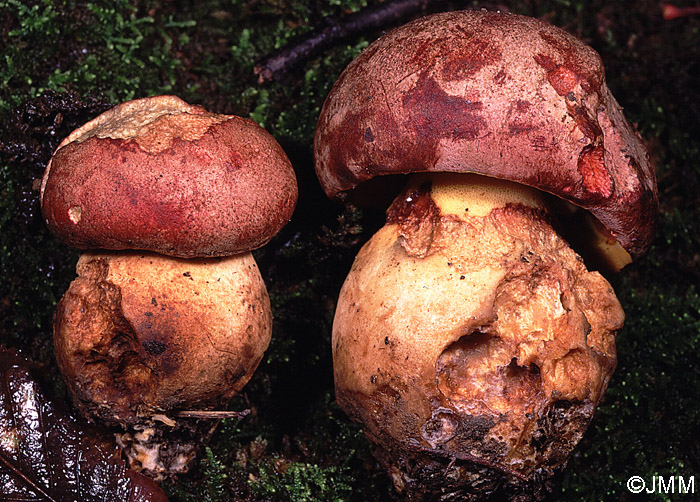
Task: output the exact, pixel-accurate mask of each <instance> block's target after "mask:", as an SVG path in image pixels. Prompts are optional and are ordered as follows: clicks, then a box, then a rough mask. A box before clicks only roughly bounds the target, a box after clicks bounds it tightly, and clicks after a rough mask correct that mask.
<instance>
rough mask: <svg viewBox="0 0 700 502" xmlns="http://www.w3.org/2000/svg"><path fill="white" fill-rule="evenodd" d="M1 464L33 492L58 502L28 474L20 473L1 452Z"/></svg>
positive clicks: (50, 500)
mask: <svg viewBox="0 0 700 502" xmlns="http://www.w3.org/2000/svg"><path fill="white" fill-rule="evenodd" d="M0 463H2V464H4V465H5V467H7V468H8V469H10V471H12V473H13V474H14V475H15V476H17V477H18V478H19V479H21V480H22V481H24V482H25V483H26V484H27V486H29V487H30V488H31V489H32V490H34V491H36V492H37V493H38V494H39V495H41V496H42V497H44V498H45V499H47V500H48V501H49V502H58V500H56V499H55V498H53V497H52V496H51V495H49V494H48V493H47V492H46V491H45V490H44V489H43V488H42V487H41V486H39V485H38V484H37V483H36V482H34V481H33V480H32V479H30V478H29V477H28V476H27V475H26V474H24V473H23V472H22V471H20V470H19V469H18V468H17V467H16V466H15V464H14V463H13V462H12V460H11V459H9V458H7V456H6V455H5V453H4V452H3V451H2V450H0Z"/></svg>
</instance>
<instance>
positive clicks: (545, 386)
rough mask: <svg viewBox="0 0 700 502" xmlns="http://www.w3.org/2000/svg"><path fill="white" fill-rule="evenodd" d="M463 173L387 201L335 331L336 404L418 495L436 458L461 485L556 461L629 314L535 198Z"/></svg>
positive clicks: (608, 366) (420, 184) (610, 361)
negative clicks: (449, 464) (363, 429)
mask: <svg viewBox="0 0 700 502" xmlns="http://www.w3.org/2000/svg"><path fill="white" fill-rule="evenodd" d="M458 179H460V176H459V175H439V176H437V177H436V178H434V179H432V180H431V179H430V178H419V179H417V180H415V181H414V182H413V183H412V184H411V185H410V186H409V187H408V188H407V189H406V190H405V191H404V193H403V194H402V195H400V196H399V197H398V198H397V199H396V201H395V202H394V204H393V205H392V207H391V208H390V209H389V211H388V213H387V225H386V226H385V227H384V228H382V229H381V230H380V231H379V232H378V233H377V234H376V235H375V236H374V237H373V238H372V239H371V240H370V241H369V242H368V243H367V244H366V245H365V246H364V247H363V249H362V250H361V251H360V253H359V254H358V257H357V259H356V261H355V263H354V265H353V268H352V270H351V272H350V274H349V275H348V278H347V280H346V282H345V284H344V286H343V289H342V291H341V295H340V298H339V301H338V306H337V310H336V317H335V320H334V327H333V355H334V368H335V379H336V394H337V399H338V402H339V403H340V404H341V406H342V407H343V408H344V409H345V410H346V412H347V413H348V414H349V415H350V416H351V417H353V418H354V419H356V420H359V421H361V422H363V423H364V424H365V427H366V432H367V434H368V436H369V437H370V438H372V439H373V440H374V441H375V442H377V443H378V444H379V446H380V447H381V450H382V451H383V452H384V453H383V454H381V455H380V457H382V458H383V459H384V460H383V462H384V463H385V464H386V465H387V468H388V469H389V470H390V472H392V473H393V474H392V477H393V478H394V480H395V484H396V485H397V487H403V489H405V490H408V491H410V492H414V493H417V492H421V490H423V491H425V490H428V488H426V486H427V485H426V484H425V483H427V481H426V480H425V479H423V480H417V478H416V476H419V477H420V473H419V471H420V470H421V469H423V468H424V469H427V470H428V471H429V470H430V469H432V467H430V468H429V467H426V466H429V465H433V464H431V462H433V461H434V460H435V458H436V456H437V457H438V458H439V457H441V458H444V459H445V462H450V460H449V459H452V463H453V467H454V465H456V466H457V467H454V468H455V469H456V471H457V472H459V475H456V478H455V479H456V480H457V481H454V483H453V485H454V486H453V488H454V490H455V491H456V492H460V490H466V491H469V490H472V489H475V488H476V487H477V486H478V485H479V483H480V482H484V480H487V479H489V476H491V477H493V476H494V472H496V473H499V472H500V473H501V474H504V473H505V475H506V477H507V478H508V481H507V483H515V484H517V483H519V482H521V481H522V479H520V478H523V477H524V478H527V479H528V480H531V479H532V478H533V476H535V475H536V474H538V473H539V474H544V475H548V474H551V473H552V471H553V470H554V469H555V468H557V467H558V466H561V465H563V464H564V463H565V462H566V458H567V456H568V454H569V453H570V452H571V450H572V449H573V447H574V446H575V445H576V444H577V442H578V441H579V439H580V438H581V436H582V434H583V432H584V431H585V429H586V427H587V425H588V422H589V421H590V418H591V416H592V414H593V411H594V409H595V406H596V404H597V403H598V401H599V400H600V397H601V396H602V394H603V392H604V391H605V388H606V386H607V382H608V380H609V378H610V375H611V374H612V371H613V369H614V367H615V364H616V354H615V344H614V338H615V333H616V332H617V330H619V329H620V328H621V326H622V323H623V319H624V314H623V311H622V309H621V307H620V304H619V302H618V301H617V299H616V298H615V295H614V293H613V291H612V289H611V287H610V285H609V284H608V283H607V281H605V279H604V278H603V277H602V276H600V274H598V273H596V272H589V271H587V270H586V268H585V266H584V265H583V263H582V261H581V260H580V258H579V257H578V256H577V255H576V254H575V253H574V252H573V251H572V250H571V249H570V248H569V247H568V245H567V243H566V242H565V241H564V240H563V239H561V237H559V236H558V235H557V233H556V232H555V231H554V229H553V228H552V226H551V224H550V223H549V221H548V216H547V210H546V207H545V205H544V203H543V202H542V201H541V199H540V198H539V197H538V196H537V195H536V194H534V193H533V192H531V191H530V190H528V189H526V188H523V187H518V186H516V185H512V184H509V183H506V182H501V181H498V180H486V182H485V183H483V184H479V183H478V177H475V176H472V177H469V176H467V177H466V179H467V180H468V181H469V182H468V183H465V184H464V185H460V183H458V182H456V180H458ZM482 180H483V178H482ZM503 188H505V189H506V190H505V192H504V191H503V190H502V189H503ZM504 194H505V195H504ZM465 195H468V197H467V198H464V196H465ZM421 451H423V452H424V454H421V453H420V452H421ZM409 458H411V459H412V460H411V461H408V459H409ZM428 458H430V459H432V460H427V459H428ZM455 459H456V460H455ZM454 462H456V464H454ZM417 465H422V466H424V467H423V468H418V467H415V466H417ZM441 465H442V469H445V464H441ZM412 466H413V467H412ZM436 468H437V467H436ZM484 469H486V471H484ZM428 471H423V473H424V474H425V472H428ZM431 472H432V471H431ZM513 473H517V476H516V475H513ZM430 479H432V478H430ZM519 479H520V481H518V480H519ZM450 483H452V482H451V481H450ZM428 484H429V483H428ZM448 484H449V483H448ZM451 486H452V485H451Z"/></svg>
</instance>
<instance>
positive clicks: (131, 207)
mask: <svg viewBox="0 0 700 502" xmlns="http://www.w3.org/2000/svg"><path fill="white" fill-rule="evenodd" d="M296 200H297V184H296V178H295V176H294V170H293V169H292V166H291V164H290V162H289V159H288V158H287V156H286V155H285V153H284V151H283V150H282V148H281V147H280V146H279V144H278V143H277V142H276V141H275V139H274V138H273V137H272V136H271V135H270V134H269V133H268V132H267V131H265V130H264V129H263V128H262V127H260V126H258V125H257V124H255V123H254V122H253V121H251V120H247V119H243V118H240V117H236V116H232V115H217V114H213V113H209V112H207V111H206V110H204V109H203V108H201V107H198V106H192V105H189V104H187V103H185V102H184V101H182V100H181V99H179V98H177V97H175V96H156V97H151V98H144V99H138V100H134V101H128V102H126V103H122V104H120V105H118V106H116V107H114V108H112V109H111V110H108V111H107V112H105V113H103V114H102V115H100V116H99V117H97V118H96V119H94V120H92V121H90V122H88V123H87V124H85V125H84V126H82V127H80V128H79V129H76V130H75V131H73V132H72V133H71V134H70V136H68V137H67V138H66V139H65V140H64V141H63V142H62V143H61V144H60V145H59V147H58V149H57V150H56V152H55V153H54V155H53V157H52V159H51V161H50V162H49V164H48V166H47V167H46V171H45V173H44V178H43V180H42V186H41V205H42V211H43V214H44V217H45V219H46V224H47V225H48V227H49V229H50V230H51V231H52V232H53V233H54V234H56V235H57V236H58V237H59V238H61V239H62V240H63V241H65V242H66V243H67V244H69V245H71V246H74V247H77V248H81V249H91V248H105V249H116V250H120V249H140V250H150V251H155V252H156V253H161V254H165V255H169V256H178V257H184V258H191V257H207V256H229V255H233V254H237V253H240V252H245V251H249V250H251V249H255V248H258V247H260V246H262V245H264V244H265V243H266V242H267V241H269V240H270V239H271V238H272V237H273V236H274V235H275V234H276V233H277V232H278V231H279V230H280V229H281V228H282V227H283V226H284V225H285V224H286V223H287V222H288V221H289V219H290V217H291V215H292V212H293V211H294V206H295V204H296Z"/></svg>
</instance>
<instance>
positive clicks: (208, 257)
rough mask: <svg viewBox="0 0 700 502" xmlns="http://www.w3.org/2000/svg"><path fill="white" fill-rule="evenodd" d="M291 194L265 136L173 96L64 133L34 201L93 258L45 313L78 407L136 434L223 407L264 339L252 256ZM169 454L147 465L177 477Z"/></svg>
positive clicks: (265, 322)
mask: <svg viewBox="0 0 700 502" xmlns="http://www.w3.org/2000/svg"><path fill="white" fill-rule="evenodd" d="M296 199H297V185H296V179H295V176H294V171H293V169H292V166H291V164H290V163H289V160H288V159H287V156H286V155H285V153H284V152H283V151H282V149H281V147H280V146H279V145H278V144H277V142H276V141H275V140H274V139H273V138H272V136H270V135H269V134H268V133H267V132H266V131H265V130H264V129H262V128H261V127H260V126H258V125H256V124H255V123H254V122H252V121H250V120H246V119H243V118H240V117H235V116H229V115H217V114H213V113H209V112H207V111H206V110H204V109H202V108H201V107H196V106H191V105H189V104H187V103H185V102H184V101H182V100H180V99H179V98H176V97H174V96H157V97H151V98H145V99H138V100H134V101H129V102H126V103H123V104H121V105H118V106H116V107H114V108H112V109H111V110H109V111H107V112H105V113H104V114H102V115H100V116H99V117H97V118H96V119H94V120H92V121H91V122H88V123H87V124H85V125H84V126H82V127H80V128H79V129H77V130H76V131H74V132H73V133H71V134H70V136H68V138H66V139H65V140H64V141H63V142H62V143H61V144H60V145H59V148H58V149H57V151H56V152H55V153H54V155H53V157H52V159H51V161H50V162H49V165H48V166H47V168H46V171H45V173H44V177H43V180H42V187H41V202H42V211H43V214H44V216H45V218H46V224H47V226H48V227H49V229H50V230H51V231H52V232H54V233H55V234H56V235H57V236H58V237H59V238H60V239H62V240H63V241H64V242H66V243H67V244H68V245H70V246H74V247H77V248H80V249H90V250H93V251H89V252H85V253H83V254H82V255H81V257H80V259H79V260H78V264H77V273H78V277H77V278H76V279H75V280H74V281H73V282H72V283H71V285H70V287H69V289H68V291H67V292H66V294H65V295H64V296H63V298H62V299H61V300H60V302H59V304H58V307H57V311H56V315H55V317H54V345H55V350H56V358H57V361H58V365H59V368H60V370H61V372H62V374H63V375H64V377H65V380H66V382H67V384H68V387H69V389H70V391H71V393H72V394H73V397H74V401H75V402H76V404H77V406H78V408H79V409H80V410H81V411H82V412H83V413H84V414H85V415H86V416H88V417H89V418H92V419H98V420H100V421H102V422H104V423H107V424H110V425H121V426H123V427H125V428H126V427H131V428H136V429H139V430H142V431H143V430H146V429H144V428H148V427H150V426H151V425H152V424H153V423H154V421H155V422H160V423H163V424H167V425H168V426H172V425H174V424H175V422H174V421H173V420H172V417H173V416H175V415H176V414H177V413H178V412H180V411H202V410H212V409H221V407H224V406H226V404H227V403H228V401H229V399H230V398H231V397H232V396H233V395H234V394H235V393H236V392H238V391H239V390H240V389H241V388H242V387H243V386H244V385H245V384H246V383H247V382H248V380H249V379H250V378H251V376H252V374H253V372H254V371H255V369H256V367H257V366H258V364H259V362H260V360H261V359H262V356H263V354H264V352H265V350H266V349H267V347H268V345H269V342H270V335H271V329H272V314H271V310H270V300H269V297H268V294H267V290H266V288H265V284H264V282H263V279H262V277H261V276H260V272H259V270H258V267H257V265H256V263H255V260H254V259H253V256H252V254H251V252H250V251H251V250H253V249H255V248H258V247H260V246H262V245H264V244H265V243H267V242H268V241H269V240H270V239H271V238H272V237H273V236H274V235H275V234H276V233H277V232H278V231H279V230H280V229H281V228H282V226H283V225H284V224H285V223H286V222H287V221H288V220H289V219H290V217H291V215H292V212H293V210H294V206H295V204H296ZM135 436H136V435H135ZM141 436H150V433H149V434H141ZM137 446H138V447H137V448H135V449H136V450H137V452H140V453H139V455H140V456H143V455H142V452H143V451H144V447H143V445H140V446H139V445H137ZM149 448H151V447H150V446H149ZM151 450H153V451H155V456H156V457H157V456H158V447H157V446H154V447H152V448H151ZM149 451H150V450H149ZM164 455H165V454H164ZM172 457H176V458H169V459H167V461H164V462H165V463H169V465H165V466H158V469H160V471H163V472H164V473H165V474H168V473H170V472H173V470H175V471H178V470H179V471H181V470H185V469H186V464H187V459H185V460H183V458H181V457H182V456H172ZM132 460H133V459H132ZM140 463H141V464H144V465H145V464H148V465H157V464H158V461H154V460H153V459H152V458H149V459H147V460H141V461H140ZM133 467H138V465H133ZM151 470H153V469H151ZM163 472H156V473H153V472H151V474H156V475H162V474H163Z"/></svg>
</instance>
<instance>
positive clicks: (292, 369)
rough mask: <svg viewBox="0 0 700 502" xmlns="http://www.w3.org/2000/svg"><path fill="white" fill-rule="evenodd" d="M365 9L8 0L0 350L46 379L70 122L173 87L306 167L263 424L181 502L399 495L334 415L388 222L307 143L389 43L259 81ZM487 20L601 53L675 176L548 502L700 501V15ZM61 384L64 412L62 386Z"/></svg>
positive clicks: (668, 175)
mask: <svg viewBox="0 0 700 502" xmlns="http://www.w3.org/2000/svg"><path fill="white" fill-rule="evenodd" d="M367 3H370V4H371V3H376V2H373V1H369V0H368V1H367V2H365V1H363V0H331V1H328V2H320V1H319V2H302V1H297V0H258V1H251V2H238V1H235V0H229V1H224V0H207V1H203V2H196V1H194V0H193V1H191V2H189V3H188V2H177V6H178V7H177V9H176V8H175V3H173V2H165V1H158V0H150V1H134V2H132V1H127V0H119V1H116V2H107V1H95V2H74V1H69V0H55V1H50V0H35V1H21V2H20V1H17V0H0V120H1V121H2V122H1V124H2V127H1V128H0V226H1V228H0V273H1V274H2V282H1V283H0V343H5V344H7V345H10V346H15V347H20V348H22V349H23V350H24V352H25V353H26V354H28V355H29V356H30V357H31V358H32V360H33V362H34V364H35V365H36V366H38V367H42V368H44V369H46V368H49V369H55V363H54V362H53V354H52V346H51V316H52V312H53V308H54V306H55V304H56V302H57V301H58V299H59V298H60V296H61V295H62V293H63V291H65V289H66V288H67V286H68V283H69V282H70V280H71V279H72V277H73V274H74V268H73V267H74V265H75V261H76V259H77V253H76V252H75V251H73V250H70V249H68V248H66V247H65V246H63V245H62V244H60V243H59V242H58V241H56V240H55V239H54V238H53V237H52V236H51V235H50V234H49V233H48V232H47V231H46V230H45V228H44V225H43V223H42V220H41V215H40V211H39V206H38V199H37V195H38V194H37V191H36V189H35V188H36V187H35V184H34V183H35V180H36V179H37V178H39V177H40V176H41V173H42V171H43V167H44V165H45V163H46V161H47V160H48V157H49V156H50V154H51V152H52V151H53V149H54V148H55V147H56V145H57V144H58V142H59V141H60V140H61V139H62V138H63V137H64V136H65V135H67V134H68V133H69V132H70V131H71V130H72V129H73V128H74V127H76V126H78V125H80V124H82V123H83V122H85V121H86V120H88V119H90V118H92V117H94V116H95V115H97V114H98V113H100V112H101V111H103V110H104V109H106V108H107V107H109V106H110V104H114V103H117V102H119V101H123V100H126V99H130V98H135V97H142V96H147V95H153V94H161V93H173V94H177V95H179V96H181V97H182V98H184V99H185V100H187V101H189V102H192V103H198V104H202V105H204V106H205V107H207V108H209V109H210V110H212V111H216V112H220V113H235V114H238V115H242V116H249V117H252V118H253V119H255V120H256V121H257V122H259V123H260V124H262V125H263V126H264V127H266V128H267V129H268V130H269V131H270V132H271V133H272V134H273V135H274V136H275V137H276V138H277V140H278V141H279V142H280V143H281V144H282V146H283V147H284V148H285V150H286V151H287V152H288V155H289V156H290V158H291V160H292V163H293V164H294V166H295V169H296V172H297V176H298V178H299V184H300V202H299V206H298V208H297V211H296V213H295V215H294V218H293V220H292V222H291V223H290V224H289V225H288V226H287V227H286V228H285V229H284V231H283V232H282V233H281V234H280V235H278V236H277V237H276V238H275V239H274V240H273V241H272V242H271V243H270V244H268V245H267V246H266V247H265V248H263V249H261V250H259V251H257V252H256V258H257V259H258V261H259V263H260V266H261V270H262V272H263V276H264V277H265V278H266V280H267V282H268V286H269V289H270V294H271V298H272V302H273V309H274V312H275V331H274V337H273V341H272V345H271V347H270V350H269V352H268V354H267V356H266V358H265V360H264V361H263V363H262V364H261V367H260V368H259V370H258V371H257V373H256V375H255V377H254V378H253V380H252V381H251V383H250V384H249V385H248V386H247V387H246V389H245V392H244V393H243V394H242V395H240V396H238V397H237V398H235V399H234V402H232V404H231V407H232V409H241V408H251V409H252V410H253V413H252V414H251V415H250V416H249V417H247V418H245V419H243V420H241V421H235V420H225V421H224V422H223V423H222V424H221V426H220V428H219V430H218V432H217V433H216V436H215V437H214V440H213V441H212V442H211V443H210V446H209V447H208V448H207V449H206V450H204V451H203V454H202V457H201V460H200V461H199V463H198V464H197V466H196V468H195V469H193V470H192V472H191V473H190V474H188V475H186V476H183V477H181V478H179V479H176V480H172V481H168V482H166V483H164V485H163V486H164V488H165V490H166V491H167V492H168V494H169V496H170V498H171V500H174V501H190V500H191V501H204V500H206V501H209V500H211V501H232V500H250V501H263V500H270V501H326V500H328V501H350V500H352V501H386V500H392V498H393V497H394V495H393V492H392V489H391V486H390V483H389V481H388V479H387V478H386V477H385V476H384V474H383V473H381V472H380V471H379V470H378V469H377V468H376V465H375V463H374V460H373V458H372V456H371V453H370V448H369V446H368V445H367V443H366V441H365V440H364V439H363V437H362V434H361V430H360V428H359V427H358V426H357V425H355V424H352V423H350V422H349V421H348V419H347V418H346V417H345V415H344V414H343V413H342V412H341V411H340V410H339V408H338V407H337V406H336V405H335V404H334V402H333V388H332V372H331V358H330V327H331V320H332V314H333V308H334V301H335V298H336V296H337V293H338V291H339V289H340V285H341V283H342V280H343V278H344V276H345V274H346V272H347V270H348V269H349V267H350V264H351V263H352V259H353V257H354V255H355V253H356V252H357V250H358V249H359V246H360V245H361V244H362V243H363V242H365V241H366V240H367V239H368V238H369V236H370V235H371V233H372V232H373V231H374V230H375V229H376V228H377V227H378V226H379V225H380V224H381V222H382V218H383V215H382V214H379V213H373V212H368V211H365V212H360V211H358V210H355V209H353V208H342V207H341V206H338V205H334V204H332V203H330V202H328V201H327V200H326V198H325V196H324V195H323V193H322V191H321V189H320V187H319V186H318V183H317V181H316V179H315V175H314V172H313V162H312V151H311V145H312V138H313V132H314V127H315V122H316V118H317V116H318V113H319V110H320V106H321V104H322V102H323V99H324V98H325V95H326V94H327V92H328V90H329V89H330V86H331V85H332V83H333V82H334V81H335V79H336V78H337V77H338V75H339V74H340V72H341V71H342V69H343V68H344V66H345V65H346V64H347V63H348V62H349V61H350V60H351V59H352V58H353V57H354V56H355V55H356V54H357V53H358V52H359V51H360V50H361V49H362V48H363V47H364V46H366V44H367V43H368V41H371V40H372V39H374V38H375V37H376V36H377V35H378V33H365V34H362V35H360V36H358V37H357V38H354V39H350V40H346V41H344V42H343V43H342V44H339V45H337V46H335V47H333V48H332V49H329V50H328V51H326V52H325V53H324V55H322V56H321V57H318V58H316V59H313V60H311V61H309V62H308V63H306V64H305V65H304V66H303V67H301V68H300V69H298V70H296V71H295V72H293V73H292V74H290V76H289V77H288V78H287V80H285V81H284V82H283V83H275V84H271V85H267V86H259V85H257V83H256V77H255V75H254V74H253V66H254V63H255V61H256V60H258V59H259V58H260V57H262V56H264V55H265V54H268V53H269V52H271V51H272V50H273V49H275V48H277V47H280V46H282V45H284V44H285V43H287V42H288V41H290V40H291V39H292V38H293V37H295V36H297V35H301V34H303V33H305V32H307V31H308V30H310V29H311V28H312V27H313V26H314V25H315V24H316V23H318V22H319V20H320V19H322V18H323V16H325V15H341V14H342V13H344V12H349V11H353V10H357V9H359V8H362V7H363V6H364V5H366V4H367ZM683 3H685V4H692V3H693V2H678V4H680V5H682V4H683ZM436 4H437V5H438V6H439V7H440V8H447V7H454V5H451V4H450V3H449V2H436ZM461 6H462V7H464V4H461ZM470 7H486V8H491V9H495V8H501V9H504V8H508V9H509V10H512V11H514V12H518V13H522V14H528V15H533V16H537V17H542V18H544V19H547V20H549V21H551V22H553V23H554V24H557V25H559V26H561V27H563V28H565V29H567V30H569V31H571V32H572V33H575V34H577V35H579V36H580V37H582V38H583V39H584V40H586V41H588V42H589V43H590V44H591V45H593V47H594V48H595V49H596V50H598V52H599V53H600V54H601V56H602V58H603V60H604V62H605V65H606V68H607V76H608V82H609V84H610V86H611V88H612V90H613V93H614V94H615V96H616V97H617V98H618V100H619V101H620V103H621V104H622V105H623V106H624V108H625V113H626V115H627V117H628V118H629V119H630V120H631V121H633V122H634V123H636V124H637V126H638V128H639V130H640V131H641V133H642V135H643V136H644V138H645V140H646V142H647V143H648V145H649V149H650V152H651V156H652V160H653V162H654V164H655V166H656V170H657V176H658V181H659V193H660V198H661V216H660V226H659V232H658V235H657V238H656V240H655V243H654V247H653V249H652V250H651V252H650V253H649V254H648V256H647V257H645V258H644V259H642V260H641V261H639V262H638V263H636V264H634V265H632V266H630V267H628V268H627V269H625V270H624V272H623V273H622V274H620V275H619V276H616V277H613V278H611V280H612V282H613V285H614V287H615V290H616V291H617V292H618V295H619V298H620V300H621V302H622V304H623V306H624V307H625V310H626V312H627V324H626V326H625V328H624V330H623V331H622V332H621V333H620V335H619V338H618V353H619V366H618V369H617V371H616V373H615V375H614V377H613V379H612V381H611V383H610V388H609V390H608V392H607V394H606V396H605V398H604V401H603V403H602V404H601V406H600V407H599V409H598V412H597V414H596V416H595V418H594V420H593V423H592V425H591V427H590V428H589V430H588V432H587V434H586V436H585V437H584V439H583V441H582V443H581V444H580V445H579V447H578V448H577V449H576V451H575V453H574V454H573V456H572V458H571V460H570V462H569V465H568V467H567V469H566V470H564V471H563V472H562V473H561V474H560V475H558V476H557V478H556V479H555V480H554V489H553V492H552V495H551V499H552V500H628V499H629V498H630V494H629V492H628V491H627V489H626V481H627V479H628V478H629V477H630V476H633V475H637V476H641V477H643V478H644V479H646V480H651V479H652V476H655V475H662V476H670V475H676V476H678V475H680V476H684V477H685V478H686V479H687V478H689V477H690V476H696V477H697V479H696V484H695V489H696V493H697V492H700V461H698V458H699V457H700V439H699V438H698V434H697V431H698V430H699V428H700V400H699V399H698V396H700V161H699V160H698V159H699V156H700V135H699V134H698V132H699V131H700V120H699V117H700V101H698V99H697V90H698V89H700V58H699V57H698V56H699V54H698V52H699V49H700V17H686V18H681V19H676V20H672V21H665V20H663V19H662V17H661V4H660V3H659V2H656V1H651V0H646V1H641V2H635V3H634V4H632V3H630V2H603V1H591V2H581V1H567V0H558V1H555V0H522V1H512V2H498V3H495V2H473V3H472V4H470ZM51 373H52V374H54V375H55V374H56V372H55V371H52V372H51ZM49 383H52V384H53V389H54V392H55V394H56V395H57V397H59V398H61V395H60V393H61V392H62V390H61V384H60V380H58V379H57V378H54V379H53V380H51V379H49ZM678 496H679V495H676V497H678ZM648 497H649V498H650V499H655V500H672V499H674V498H673V496H672V495H668V496H666V495H658V494H654V495H648ZM688 500H690V499H688Z"/></svg>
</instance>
